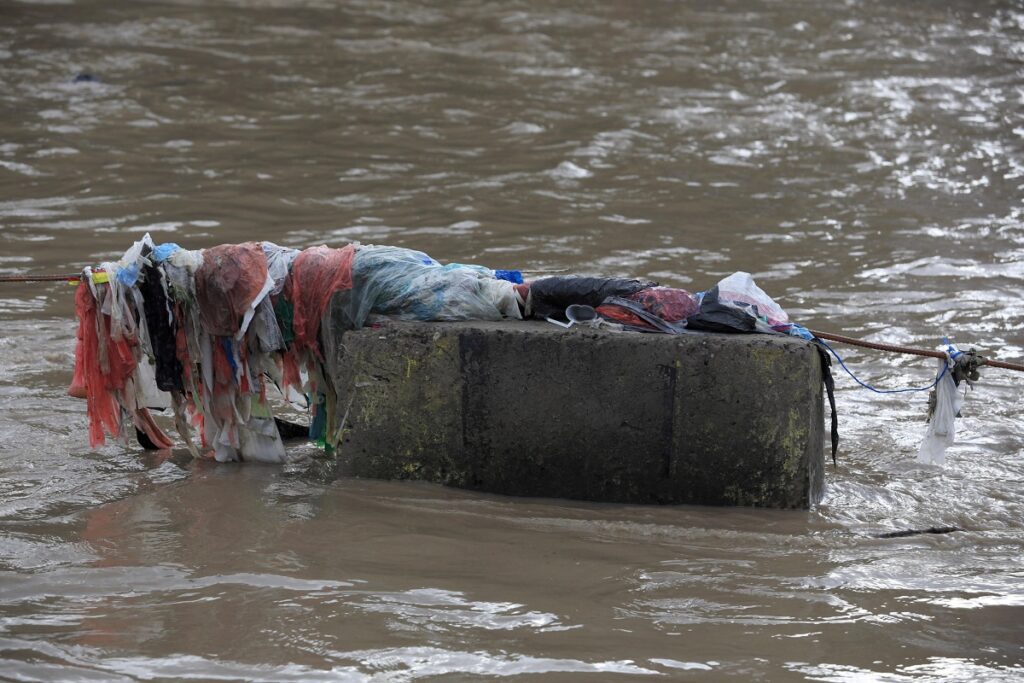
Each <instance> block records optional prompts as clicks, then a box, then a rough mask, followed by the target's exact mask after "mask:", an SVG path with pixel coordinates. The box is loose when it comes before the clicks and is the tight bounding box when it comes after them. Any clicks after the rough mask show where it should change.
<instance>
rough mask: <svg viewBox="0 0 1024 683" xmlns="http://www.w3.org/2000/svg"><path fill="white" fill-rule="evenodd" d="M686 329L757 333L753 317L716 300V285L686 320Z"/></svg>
mask: <svg viewBox="0 0 1024 683" xmlns="http://www.w3.org/2000/svg"><path fill="white" fill-rule="evenodd" d="M686 327H687V329H690V330H703V331H704V332H729V333H743V334H749V333H751V332H757V321H756V320H755V319H754V317H753V316H751V315H748V314H747V313H744V312H743V311H740V310H737V309H736V308H734V307H733V306H727V305H725V304H723V303H721V302H720V301H719V300H718V285H715V286H714V287H712V288H711V289H710V290H708V291H707V292H706V293H705V294H704V298H703V299H701V302H700V309H699V310H698V311H697V312H696V313H695V314H694V315H691V316H690V317H689V318H687V319H686Z"/></svg>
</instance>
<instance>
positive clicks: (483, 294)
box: [340, 246, 521, 329]
mask: <svg viewBox="0 0 1024 683" xmlns="http://www.w3.org/2000/svg"><path fill="white" fill-rule="evenodd" d="M352 273H353V276H352V281H353V285H352V291H351V293H350V295H349V297H348V300H347V302H342V305H341V307H340V308H341V312H343V313H344V316H345V318H346V319H345V320H344V321H343V325H344V326H345V327H346V328H348V329H357V328H359V327H362V326H363V324H365V323H366V321H367V319H368V318H369V316H370V315H371V314H376V315H383V316H387V317H388V318H391V319H394V320H420V321H455V320H500V319H501V318H502V317H510V318H519V317H521V314H520V312H519V298H518V295H517V294H516V290H515V285H514V284H513V283H512V282H509V281H507V280H498V279H496V278H495V277H494V272H493V271H491V270H490V269H488V268H484V267H482V266H472V265H463V264H458V263H453V264H449V265H447V266H442V265H441V264H440V263H438V262H437V261H435V260H434V259H432V258H430V257H429V256H427V255H426V254H424V253H423V252H420V251H414V250H412V249H403V248H400V247H378V246H363V247H360V249H359V251H358V252H357V253H356V256H355V259H354V261H353V266H352Z"/></svg>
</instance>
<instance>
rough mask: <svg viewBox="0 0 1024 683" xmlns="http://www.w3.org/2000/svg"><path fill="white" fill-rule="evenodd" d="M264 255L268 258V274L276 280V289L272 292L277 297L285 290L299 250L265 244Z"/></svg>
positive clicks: (270, 243)
mask: <svg viewBox="0 0 1024 683" xmlns="http://www.w3.org/2000/svg"><path fill="white" fill-rule="evenodd" d="M262 244H263V254H264V256H266V257H267V273H269V275H270V277H272V278H274V288H273V289H271V290H270V294H271V295H272V296H277V295H278V294H280V293H281V290H282V289H284V285H285V281H286V280H287V279H288V274H289V273H290V272H291V269H292V263H294V262H295V257H296V256H298V255H299V253H300V252H299V250H298V249H291V248H289V247H279V246H277V245H276V244H274V243H273V242H263V243H262Z"/></svg>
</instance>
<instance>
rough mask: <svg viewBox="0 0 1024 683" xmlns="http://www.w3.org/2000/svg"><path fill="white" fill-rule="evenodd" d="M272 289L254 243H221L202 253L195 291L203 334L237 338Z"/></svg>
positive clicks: (264, 265) (262, 256)
mask: <svg viewBox="0 0 1024 683" xmlns="http://www.w3.org/2000/svg"><path fill="white" fill-rule="evenodd" d="M180 253H181V252H176V253H175V254H174V256H172V260H174V258H175V257H177V256H178V254H180ZM273 286H274V281H273V280H272V279H270V278H269V277H268V276H267V259H266V257H265V256H264V255H263V249H262V248H261V247H260V245H258V244H257V243H255V242H246V243H244V244H237V245H235V244H222V245H220V246H218V247H212V248H210V249H207V250H206V251H204V252H203V265H202V266H200V267H199V269H198V270H196V272H195V292H196V301H197V302H198V304H199V312H200V316H201V317H202V321H203V326H204V327H205V328H206V331H207V332H209V333H210V334H214V335H217V336H221V337H235V336H236V335H237V336H238V338H241V335H242V334H244V333H245V329H246V327H248V324H249V321H250V320H252V316H253V313H254V312H255V308H256V305H257V304H258V303H259V302H260V300H261V299H262V298H263V296H266V293H267V292H268V291H270V289H271V288H272V287H273Z"/></svg>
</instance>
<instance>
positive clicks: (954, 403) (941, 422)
mask: <svg viewBox="0 0 1024 683" xmlns="http://www.w3.org/2000/svg"><path fill="white" fill-rule="evenodd" d="M948 362H949V361H947V360H945V359H939V372H940V373H942V377H940V378H939V381H938V383H937V384H936V385H935V412H933V413H932V416H931V420H930V421H929V422H928V430H927V431H926V432H925V435H924V440H923V441H922V442H921V447H920V448H919V449H918V451H917V461H918V462H919V463H923V464H925V465H943V464H945V462H946V449H947V448H949V447H950V446H952V445H953V442H954V440H955V439H956V416H957V415H958V414H959V413H960V408H962V407H963V397H962V396H960V392H958V391H957V390H956V382H955V381H953V373H952V372H951V370H952V367H951V364H950V367H947V363H948Z"/></svg>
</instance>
